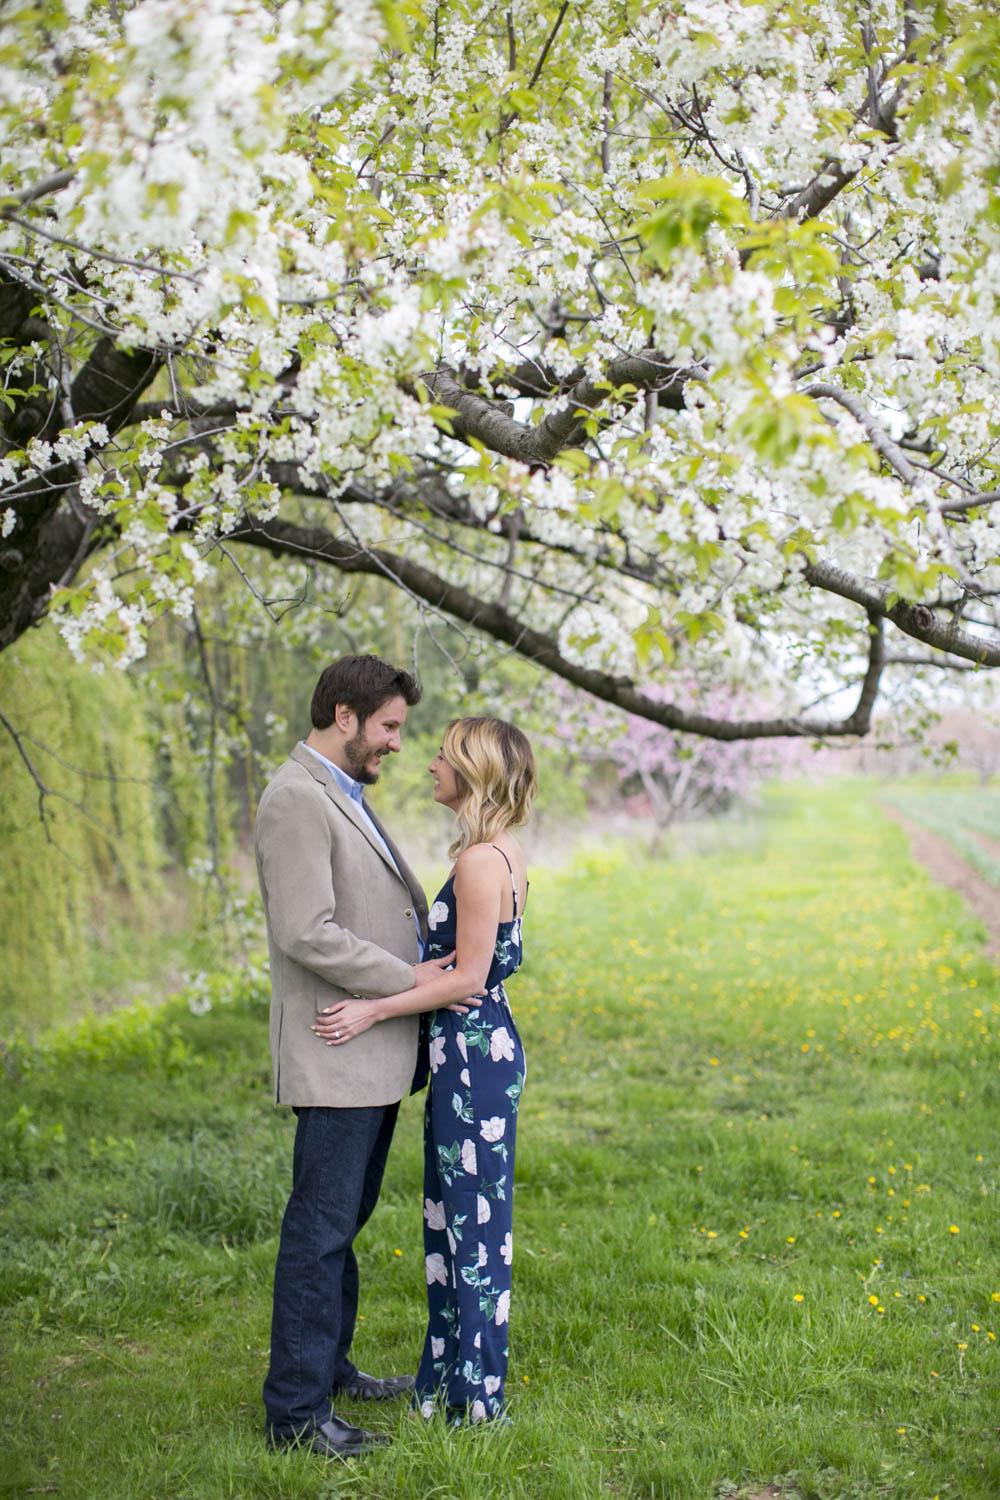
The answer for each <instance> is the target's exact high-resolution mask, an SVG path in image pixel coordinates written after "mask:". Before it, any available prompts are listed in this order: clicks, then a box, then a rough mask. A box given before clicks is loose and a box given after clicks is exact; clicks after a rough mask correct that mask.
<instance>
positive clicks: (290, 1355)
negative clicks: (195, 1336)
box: [264, 1104, 399, 1437]
mask: <svg viewBox="0 0 1000 1500" xmlns="http://www.w3.org/2000/svg"><path fill="white" fill-rule="evenodd" d="M398 1111H399V1105H398V1104H386V1105H377V1106H375V1107H374V1108H362V1109H325V1108H319V1107H309V1108H301V1109H296V1111H295V1113H296V1115H297V1116H298V1124H297V1126H296V1130H295V1152H294V1156H293V1159H292V1192H291V1196H290V1198H289V1200H288V1204H287V1207H286V1208H285V1216H284V1218H283V1220H282V1223H281V1241H280V1244H279V1246H278V1260H277V1264H276V1265H275V1268H274V1312H273V1316H272V1320H271V1367H270V1369H269V1370H268V1374H267V1379H266V1380H265V1382H264V1407H265V1410H266V1413H267V1428H268V1432H269V1433H271V1434H272V1435H273V1436H276V1437H289V1436H292V1435H293V1434H297V1433H303V1432H307V1431H309V1430H310V1429H311V1428H313V1427H318V1426H320V1425H321V1424H322V1423H323V1422H326V1421H328V1419H329V1418H330V1416H331V1415H332V1414H333V1406H332V1404H331V1399H330V1397H331V1392H333V1391H335V1390H336V1389H337V1387H338V1386H343V1385H349V1384H350V1382H351V1380H352V1379H353V1378H354V1375H355V1374H356V1373H357V1369H356V1366H355V1365H354V1364H352V1363H351V1360H350V1357H349V1350H350V1347H351V1339H352V1338H353V1336H354V1323H355V1319H356V1317H357V1312H358V1263H357V1261H356V1259H355V1256H354V1250H353V1248H352V1246H353V1242H354V1237H355V1235H356V1234H357V1233H358V1231H359V1230H360V1229H361V1227H362V1225H363V1224H364V1223H365V1222H366V1221H367V1219H368V1218H369V1216H370V1214H371V1211H372V1209H373V1208H374V1207H375V1204H376V1202H377V1201H378V1195H379V1189H380V1188H381V1186H382V1173H383V1171H384V1170H385V1162H386V1157H387V1156H388V1154H389V1145H390V1143H391V1141H392V1132H393V1129H394V1127H395V1124H396V1115H397V1113H398Z"/></svg>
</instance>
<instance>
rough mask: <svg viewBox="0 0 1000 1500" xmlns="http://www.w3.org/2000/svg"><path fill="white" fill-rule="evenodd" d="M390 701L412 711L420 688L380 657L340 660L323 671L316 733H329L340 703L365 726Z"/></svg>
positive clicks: (316, 707) (313, 710)
mask: <svg viewBox="0 0 1000 1500" xmlns="http://www.w3.org/2000/svg"><path fill="white" fill-rule="evenodd" d="M390 698H402V699H403V701H404V703H406V704H407V705H408V706H409V707H410V708H412V707H413V705H414V703H419V702H420V684H419V682H418V681H417V679H416V678H415V677H411V676H410V674H409V672H403V671H401V670H400V669H399V667H390V665H389V663H388V662H385V661H380V660H379V658H378V657H377V656H341V657H340V658H339V659H338V660H337V661H334V662H331V663H330V665H329V666H328V667H326V668H324V670H323V672H322V674H321V675H320V679H319V682H317V684H316V691H315V692H314V693H313V696H312V707H311V709H310V713H311V715H312V722H313V728H314V729H329V727H330V725H331V724H332V723H333V716H334V713H335V712H336V708H337V704H338V703H346V705H347V707H348V708H350V709H353V711H354V713H356V714H357V716H358V723H359V724H363V723H364V722H365V720H366V719H370V718H371V716H372V714H374V713H377V712H378V710H379V709H380V708H381V707H382V705H383V703H388V701H389V699H390Z"/></svg>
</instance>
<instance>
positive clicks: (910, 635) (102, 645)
mask: <svg viewBox="0 0 1000 1500" xmlns="http://www.w3.org/2000/svg"><path fill="white" fill-rule="evenodd" d="M0 26H2V30H3V37H2V46H0V68H2V69H3V77H2V79H0V84H2V88H0V97H2V98H3V100H4V102H3V103H2V104H0V142H2V152H0V158H2V164H3V165H2V171H3V179H4V180H3V185H2V192H3V198H2V200H0V278H2V281H0V335H2V343H0V350H2V352H0V360H2V371H3V376H4V390H3V403H4V407H5V410H4V412H3V429H4V433H3V435H4V448H3V455H2V458H0V480H2V482H3V484H4V486H5V492H4V497H3V499H2V501H0V531H2V533H3V541H2V544H0V644H3V645H6V644H8V643H9V642H11V641H13V640H15V639H16V638H17V637H18V635H19V634H20V633H21V632H23V631H24V630H25V629H26V628H28V627H29V626H30V625H31V624H32V623H33V622H34V621H36V620H37V619H39V618H40V616H41V615H43V614H45V613H46V612H54V613H55V614H56V615H57V616H58V618H59V621H60V624H61V629H62V632H63V634H64V636H65V638H66V641H67V642H68V644H69V646H70V648H71V649H72V650H73V651H74V652H76V653H78V654H86V653H88V652H90V651H96V652H103V653H109V652H110V653H111V654H112V655H113V656H115V657H116V658H117V660H118V661H119V662H121V663H128V662H129V661H131V660H134V659H135V658H136V657H137V656H138V655H140V654H141V652H142V650H143V639H144V634H145V631H146V629H147V627H148V625H149V623H150V622H151V621H152V620H153V619H154V618H155V617H156V616H157V614H158V613H161V612H163V611H174V612H176V613H178V614H181V615H184V614H185V613H186V612H187V611H189V610H190V609H191V607H192V599H193V591H194V589H195V588H196V586H197V585H198V583H199V582H200V581H201V580H204V579H205V578H206V577H207V576H208V575H209V574H210V573H211V571H212V570H213V569H217V568H225V569H236V570H237V571H238V573H239V574H240V576H242V577H243V578H245V580H246V582H247V586H248V587H249V588H251V589H253V590H254V591H255V592H256V594H257V596H258V598H259V604H260V608H261V610H262V611H263V613H264V615H265V617H266V616H267V615H268V613H269V612H270V614H272V615H274V616H275V617H277V615H278V610H277V609H276V608H275V606H274V597H273V596H274V595H276V594H282V595H289V596H291V595H294V594H295V592H296V589H297V588H298V584H297V583H296V579H301V576H302V573H303V570H305V571H306V572H308V574H309V575H310V583H311V588H312V590H313V592H314V593H315V592H318V593H319V594H320V595H322V594H323V591H324V590H327V591H329V592H330V593H335V592H336V591H337V590H340V591H342V590H343V575H351V574H359V573H362V574H373V575H376V576H378V577H381V578H383V579H387V580H389V581H390V582H391V583H392V584H394V585H395V586H397V587H398V588H399V589H400V590H402V591H405V593H406V594H407V595H409V597H410V599H411V600H412V601H415V603H416V604H417V606H418V608H419V609H420V611H422V612H424V614H425V615H426V616H427V617H428V618H430V617H433V616H445V617H447V618H449V619H451V620H453V621H457V622H460V623H461V624H462V625H463V626H465V627H469V628H471V629H473V630H475V631H478V632H483V633H485V635H486V636H487V637H493V638H494V639H495V640H497V641H499V642H501V643H504V644H505V645H506V646H507V647H508V648H512V649H513V650H515V651H517V652H520V653H521V654H522V655H523V656H525V657H526V658H529V659H530V660H532V661H534V662H536V663H539V664H540V665H541V666H543V667H544V668H546V669H548V670H549V671H551V672H553V673H556V674H558V675H559V676H561V677H563V678H565V679H566V680H567V681H569V682H571V683H573V684H575V685H576V686H578V687H580V688H583V689H585V690H586V691H588V692H590V693H592V694H595V695H597V696H598V697H599V698H603V699H605V700H606V701H608V702H610V703H614V704H617V705H618V706H619V707H621V708H624V709H626V710H628V711H630V712H632V713H635V714H639V715H642V716H645V717H646V718H648V719H650V720H652V721H654V722H657V723H660V724H664V725H667V726H669V727H671V728H674V729H680V730H690V731H693V732H697V733H701V734H707V735H713V736H716V737H719V738H750V737H763V736H777V735H802V734H809V735H814V734H826V735H848V736H849V735H857V734H863V733H865V731H866V730H867V729H868V727H869V724H870V722H871V717H872V712H873V709H874V707H875V704H876V701H877V699H878V696H879V693H880V691H884V689H885V687H886V685H887V684H890V685H892V686H893V688H894V689H896V688H900V687H901V686H903V685H906V684H913V683H916V682H919V680H920V679H921V677H923V678H925V679H926V678H927V677H928V676H932V675H933V674H934V673H935V672H937V669H939V668H951V669H955V670H963V669H964V670H967V671H969V670H976V669H989V668H992V667H995V666H997V665H1000V629H998V625H1000V622H998V620H997V617H996V613H995V603H994V601H995V599H996V595H997V588H998V577H1000V575H998V572H997V568H996V557H997V543H998V538H1000V530H998V527H997V524H996V521H995V515H996V502H997V501H998V500H1000V490H998V489H997V488H996V484H997V480H996V469H997V465H998V462H1000V448H998V443H1000V400H998V377H1000V311H998V307H997V298H998V296H1000V205H998V197H997V192H996V184H997V180H998V177H1000V117H998V110H997V83H998V78H1000V61H998V59H1000V21H998V19H997V16H996V13H995V10H994V7H993V6H992V4H987V3H972V0H954V3H951V4H949V5H948V6H944V5H941V4H939V3H931V0H861V3H858V0H809V3H806V0H761V3H741V0H684V3H683V4H681V3H680V0H676V3H672V0H666V3H657V4H647V5H643V4H638V3H634V0H615V3H611V4H607V5H600V6H597V5H588V4H585V3H582V0H575V3H571V0H561V3H553V0H530V3H528V0H511V3H510V4H508V5H506V6H504V5H496V4H486V3H483V0H449V3H444V0H441V3H435V0H408V3H400V4H394V3H392V0H384V3H380V4H373V3H371V0H351V3H350V4H347V5H342V6H338V5H336V4H334V3H333V0H297V3H295V0H272V3H270V4H266V3H260V0H139V3H137V4H134V5H131V6H130V5H127V4H124V3H122V0H117V3H116V0H106V3H103V0H52V3H47V4H32V3H28V0H21V3H20V4H18V3H16V0H15V3H14V4H12V5H8V6H7V7H5V9H4V13H3V17H2V19H0ZM261 553H266V554H268V555H269V557H270V559H272V561H271V562H270V564H269V566H268V568H267V569H265V570H263V571H262V570H261V569H260V568H259V567H258V566H256V563H255V559H256V558H259V557H260V555H261ZM273 559H278V560H280V562H279V563H277V564H276V563H275V562H274V561H273ZM285 575H287V578H286V581H285V582H282V578H283V577H284V576H285ZM937 675H938V677H940V673H939V672H938V673H937ZM749 678H752V680H753V685H754V689H755V693H756V696H757V701H765V702H767V703H769V704H771V705H773V708H769V709H768V711H767V713H766V714H765V716H764V717H755V718H753V719H750V720H748V719H745V718H740V717H739V716H726V715H723V716H721V717H720V716H719V715H717V714H716V715H713V714H711V713H710V712H707V711H706V709H705V704H706V703H707V702H708V699H709V690H710V689H712V690H714V689H715V688H717V687H718V686H719V685H720V683H723V682H729V683H732V682H733V681H741V680H742V681H746V680H747V679H749ZM651 688H655V690H653V691H651V690H650V689H651ZM665 688H666V691H664V689H665ZM835 689H839V690H840V691H838V692H834V690H835ZM847 690H849V691H850V693H851V698H850V701H849V703H848V705H847V707H846V708H844V709H843V710H842V712H839V713H835V714H833V715H832V716H831V714H830V713H827V715H826V716H825V717H824V716H823V715H822V714H819V713H818V712H817V710H816V709H815V708H813V709H810V708H809V706H808V703H809V699H810V698H811V697H814V696H815V695H816V694H817V693H820V692H822V693H825V694H828V695H831V701H832V703H833V704H835V705H839V704H843V703H844V702H845V699H844V692H845V691H847ZM715 701H719V699H718V696H717V697H716V699H715ZM723 701H725V695H724V694H723ZM731 701H735V700H731Z"/></svg>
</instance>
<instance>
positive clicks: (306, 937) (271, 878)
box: [255, 786, 414, 998]
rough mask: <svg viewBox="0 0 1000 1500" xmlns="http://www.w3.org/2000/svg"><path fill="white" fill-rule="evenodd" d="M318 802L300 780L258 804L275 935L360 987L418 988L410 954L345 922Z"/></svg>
mask: <svg viewBox="0 0 1000 1500" xmlns="http://www.w3.org/2000/svg"><path fill="white" fill-rule="evenodd" d="M310 804H311V799H310V798H308V797H303V795H302V792H301V790H300V789H298V788H296V787H294V786H285V787H275V788H273V790H272V791H271V792H270V795H268V796H267V797H266V798H263V799H262V800H261V804H260V807H259V808H258V811H257V823H256V829H255V839H256V843H257V852H258V857H259V860H260V871H261V880H262V883H263V886H264V890H265V899H266V901H267V911H268V919H269V921H270V926H271V935H272V937H273V939H274V941H275V943H276V944H277V945H278V947H279V948H280V949H281V951H282V953H284V954H286V955H287V956H288V957H289V958H290V959H292V960H293V961H294V962H295V963H297V964H301V965H302V966H303V968H306V969H310V970H311V971H312V972H313V973H314V974H318V975H319V976H320V978H321V979H324V980H325V981H326V982H327V983H328V984H332V985H336V986H337V987H338V988H339V989H342V990H346V991H348V992H349V993H350V994H352V995H362V996H365V997H366V998H367V997H371V996H378V995H394V994H397V993H399V992H400V991H403V990H410V989H412V988H413V985H414V977H413V968H412V966H411V965H410V964H408V963H407V962H406V961H405V959H402V958H397V957H396V956H395V954H392V953H389V952H388V951H387V950H386V949H385V948H380V947H379V946H378V944H377V943H372V942H368V941H366V940H365V939H364V938H359V937H357V936H356V935H355V934H354V933H353V932H350V931H349V930H348V929H347V928H346V927H342V926H340V924H339V923H338V921H337V893H336V890H335V888H334V875H333V848H332V840H331V834H330V828H329V824H328V822H327V819H326V818H325V817H323V816H322V815H317V809H316V807H315V806H313V805H310ZM371 857H372V858H373V859H378V856H377V855H376V854H374V853H372V856H371ZM359 875H360V872H357V874H356V875H355V876H354V878H358V876H359ZM343 878H344V879H348V880H349V879H351V878H352V872H351V871H349V870H345V871H344V872H343Z"/></svg>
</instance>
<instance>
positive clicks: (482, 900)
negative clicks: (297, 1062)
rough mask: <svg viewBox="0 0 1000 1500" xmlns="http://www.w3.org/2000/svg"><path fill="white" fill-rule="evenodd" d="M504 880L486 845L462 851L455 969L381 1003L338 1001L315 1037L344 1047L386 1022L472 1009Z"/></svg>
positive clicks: (489, 954)
mask: <svg viewBox="0 0 1000 1500" xmlns="http://www.w3.org/2000/svg"><path fill="white" fill-rule="evenodd" d="M506 878H507V868H506V865H505V864H504V863H503V861H502V860H501V859H500V857H499V856H498V855H497V853H496V852H495V851H494V850H492V849H490V848H489V846H488V845H486V844H474V845H473V847H472V848H471V849H465V850H464V851H463V852H462V853H461V854H460V855H459V856H458V860H457V862H456V864H455V907H456V912H457V918H458V929H457V934H456V940H455V967H454V968H453V969H449V970H446V971H444V972H442V973H441V974H440V975H439V976H437V977H435V978H433V979H429V980H428V981H427V982H426V983H425V984H421V985H420V986H418V987H417V988H415V989H412V990H404V991H402V992H400V993H399V994H395V995H386V996H385V997H384V998H383V999H376V1000H340V1001H337V1002H336V1003H335V1004H333V1005H329V1006H327V1008H326V1010H324V1011H323V1012H322V1014H321V1015H319V1016H317V1018H316V1024H315V1025H314V1026H313V1028H312V1029H313V1031H314V1032H315V1033H316V1035H317V1036H319V1037H322V1039H323V1040H324V1041H325V1042H327V1043H328V1044H329V1045H331V1046H334V1047H337V1046H343V1044H344V1042H349V1041H350V1040H351V1039H352V1037H356V1036H360V1034H361V1033H362V1032H363V1031H367V1030H368V1028H369V1027H370V1026H374V1024H375V1022H376V1021H387V1020H388V1019H389V1018H390V1017H391V1016H409V1015H413V1014H414V1013H415V1012H416V1011H422V1010H439V1009H441V1008H442V1007H443V1006H449V1005H454V1004H455V1003H456V1002H462V1004H463V1005H464V1004H472V1005H475V1004H477V1003H478V1002H477V1001H475V1000H474V999H473V1000H470V999H469V997H470V996H476V995H479V994H481V993H482V991H483V988H484V986H485V984H486V976H487V974H488V973H489V971H490V965H491V963H492V962H493V954H494V950H495V948H496V940H497V927H498V925H499V922H500V911H501V904H500V903H501V901H502V899H503V892H504V882H505V880H506ZM338 1033H339V1035H338Z"/></svg>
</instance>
